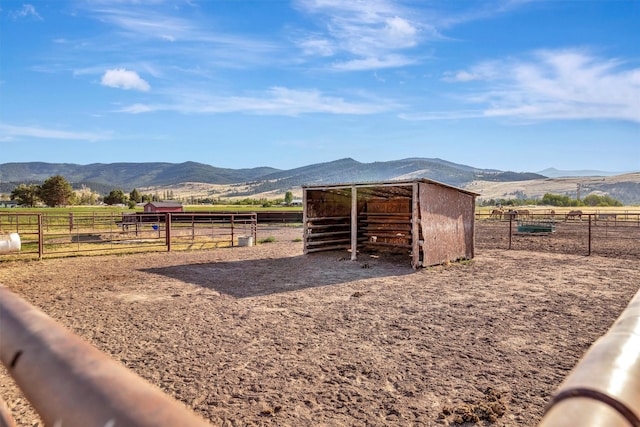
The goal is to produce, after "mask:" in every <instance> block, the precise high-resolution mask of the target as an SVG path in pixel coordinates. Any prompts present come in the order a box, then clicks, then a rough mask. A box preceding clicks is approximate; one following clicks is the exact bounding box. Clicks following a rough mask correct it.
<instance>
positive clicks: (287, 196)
mask: <svg viewBox="0 0 640 427" xmlns="http://www.w3.org/2000/svg"><path fill="white" fill-rule="evenodd" d="M291 202H293V193H292V192H291V191H287V192H286V193H284V203H285V204H286V205H287V206H289V205H290V204H291Z"/></svg>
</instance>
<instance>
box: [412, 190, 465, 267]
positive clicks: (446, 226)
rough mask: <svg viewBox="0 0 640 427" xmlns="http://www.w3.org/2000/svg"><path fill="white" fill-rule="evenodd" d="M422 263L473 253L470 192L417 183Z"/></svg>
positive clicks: (456, 257) (431, 263)
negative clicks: (418, 184) (418, 185)
mask: <svg viewBox="0 0 640 427" xmlns="http://www.w3.org/2000/svg"><path fill="white" fill-rule="evenodd" d="M419 194H420V224H421V229H422V238H423V244H422V252H423V260H422V265H424V266H429V265H436V264H442V263H445V262H447V261H455V260H458V259H471V258H473V256H474V211H475V200H474V197H473V196H472V195H470V194H466V193H462V192H459V191H455V190H452V189H449V188H446V187H442V186H439V185H434V184H428V183H420V187H419Z"/></svg>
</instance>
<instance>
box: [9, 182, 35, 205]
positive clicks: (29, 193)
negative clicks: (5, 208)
mask: <svg viewBox="0 0 640 427" xmlns="http://www.w3.org/2000/svg"><path fill="white" fill-rule="evenodd" d="M10 197H11V200H15V201H17V202H18V203H20V204H21V205H24V206H27V207H30V208H32V207H34V206H35V204H36V203H37V202H38V200H40V186H39V185H37V184H29V185H26V184H20V185H18V186H17V187H16V188H14V189H13V191H12V192H11V196H10Z"/></svg>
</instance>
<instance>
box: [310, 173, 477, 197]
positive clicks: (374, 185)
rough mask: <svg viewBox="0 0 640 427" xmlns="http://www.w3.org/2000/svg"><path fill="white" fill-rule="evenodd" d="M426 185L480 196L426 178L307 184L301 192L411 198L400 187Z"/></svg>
mask: <svg viewBox="0 0 640 427" xmlns="http://www.w3.org/2000/svg"><path fill="white" fill-rule="evenodd" d="M418 182H422V183H426V184H434V185H439V186H441V187H445V188H449V189H451V190H455V191H459V192H461V193H465V194H469V195H471V196H474V197H477V196H480V194H478V193H474V192H473V191H468V190H465V189H462V188H458V187H454V186H452V185H448V184H444V183H442V182H438V181H434V180H431V179H427V178H419V179H412V180H398V181H380V182H353V183H340V184H309V185H303V186H302V189H303V190H346V189H350V188H353V187H355V188H356V189H357V190H358V191H359V192H360V193H368V194H372V195H376V196H380V197H385V196H406V197H411V195H412V192H411V189H406V190H405V189H402V188H400V187H412V186H413V184H414V183H418Z"/></svg>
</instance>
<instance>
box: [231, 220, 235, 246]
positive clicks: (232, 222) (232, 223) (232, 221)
mask: <svg viewBox="0 0 640 427" xmlns="http://www.w3.org/2000/svg"><path fill="white" fill-rule="evenodd" d="M234 222H235V215H233V214H231V247H233V237H234V236H233V226H234Z"/></svg>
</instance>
